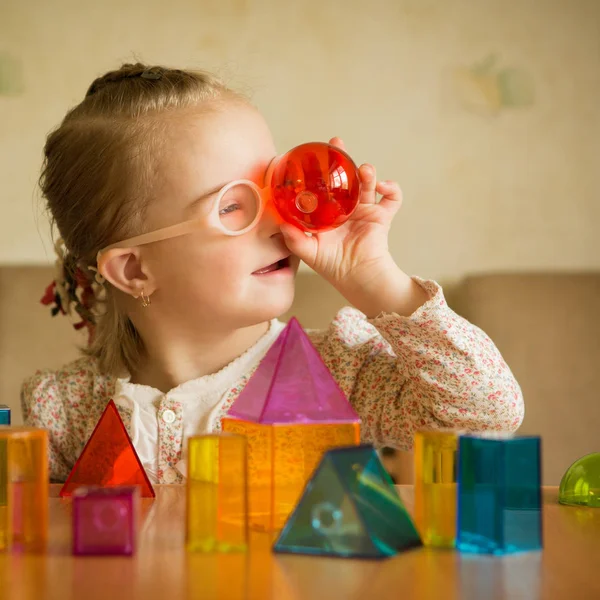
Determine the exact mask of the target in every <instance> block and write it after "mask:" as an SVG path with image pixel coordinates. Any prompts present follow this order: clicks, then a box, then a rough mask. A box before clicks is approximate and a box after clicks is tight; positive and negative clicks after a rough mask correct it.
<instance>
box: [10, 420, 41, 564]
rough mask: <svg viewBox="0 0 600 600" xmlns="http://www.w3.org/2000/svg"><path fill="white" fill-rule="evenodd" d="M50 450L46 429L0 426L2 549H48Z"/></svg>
mask: <svg viewBox="0 0 600 600" xmlns="http://www.w3.org/2000/svg"><path fill="white" fill-rule="evenodd" d="M47 451H48V434H47V432H46V430H44V429H40V428H35V427H9V426H7V425H2V426H0V551H3V550H12V551H17V552H19V551H21V552H43V551H44V550H45V548H46V543H47V538H48V456H47Z"/></svg>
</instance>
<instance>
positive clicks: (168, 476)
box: [163, 467, 177, 483]
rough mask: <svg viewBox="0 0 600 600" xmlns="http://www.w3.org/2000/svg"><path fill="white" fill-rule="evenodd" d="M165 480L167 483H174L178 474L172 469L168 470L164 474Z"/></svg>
mask: <svg viewBox="0 0 600 600" xmlns="http://www.w3.org/2000/svg"><path fill="white" fill-rule="evenodd" d="M163 479H164V480H165V481H166V482H167V483H173V482H174V481H175V480H176V479H177V473H175V469H172V468H171V467H169V468H168V469H166V470H165V472H164V474H163Z"/></svg>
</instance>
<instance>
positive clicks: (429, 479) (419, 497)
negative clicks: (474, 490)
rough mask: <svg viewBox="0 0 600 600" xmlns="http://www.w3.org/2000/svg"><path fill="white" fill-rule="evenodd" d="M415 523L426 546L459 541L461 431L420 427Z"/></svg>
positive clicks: (416, 447)
mask: <svg viewBox="0 0 600 600" xmlns="http://www.w3.org/2000/svg"><path fill="white" fill-rule="evenodd" d="M414 457H415V485H414V490H415V523H416V525H417V529H418V530H419V533H420V534H421V539H422V540H423V544H424V545H425V546H431V547H439V548H453V547H454V545H455V543H456V493H457V488H456V474H457V470H458V433H457V431H454V430H437V431H418V432H417V433H416V434H415V442H414Z"/></svg>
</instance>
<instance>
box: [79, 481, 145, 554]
mask: <svg viewBox="0 0 600 600" xmlns="http://www.w3.org/2000/svg"><path fill="white" fill-rule="evenodd" d="M139 496H140V490H139V487H137V486H114V487H79V488H77V489H76V490H74V492H73V554H75V555H77V556H87V555H92V556H98V555H124V556H131V555H132V554H133V553H134V551H135V540H136V526H137V515H138V511H139Z"/></svg>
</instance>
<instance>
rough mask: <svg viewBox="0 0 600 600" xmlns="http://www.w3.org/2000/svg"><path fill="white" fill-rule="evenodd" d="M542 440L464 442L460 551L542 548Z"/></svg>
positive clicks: (493, 437) (472, 438)
mask: <svg viewBox="0 0 600 600" xmlns="http://www.w3.org/2000/svg"><path fill="white" fill-rule="evenodd" d="M542 545H543V541H542V497H541V440H540V438H539V437H537V436H530V437H529V436H527V437H526V436H513V435H503V434H488V435H483V434H482V435H468V436H462V437H461V438H460V440H459V458H458V522H457V548H458V550H459V551H460V552H469V553H479V554H512V553H517V552H526V551H532V550H540V549H541V548H542Z"/></svg>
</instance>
